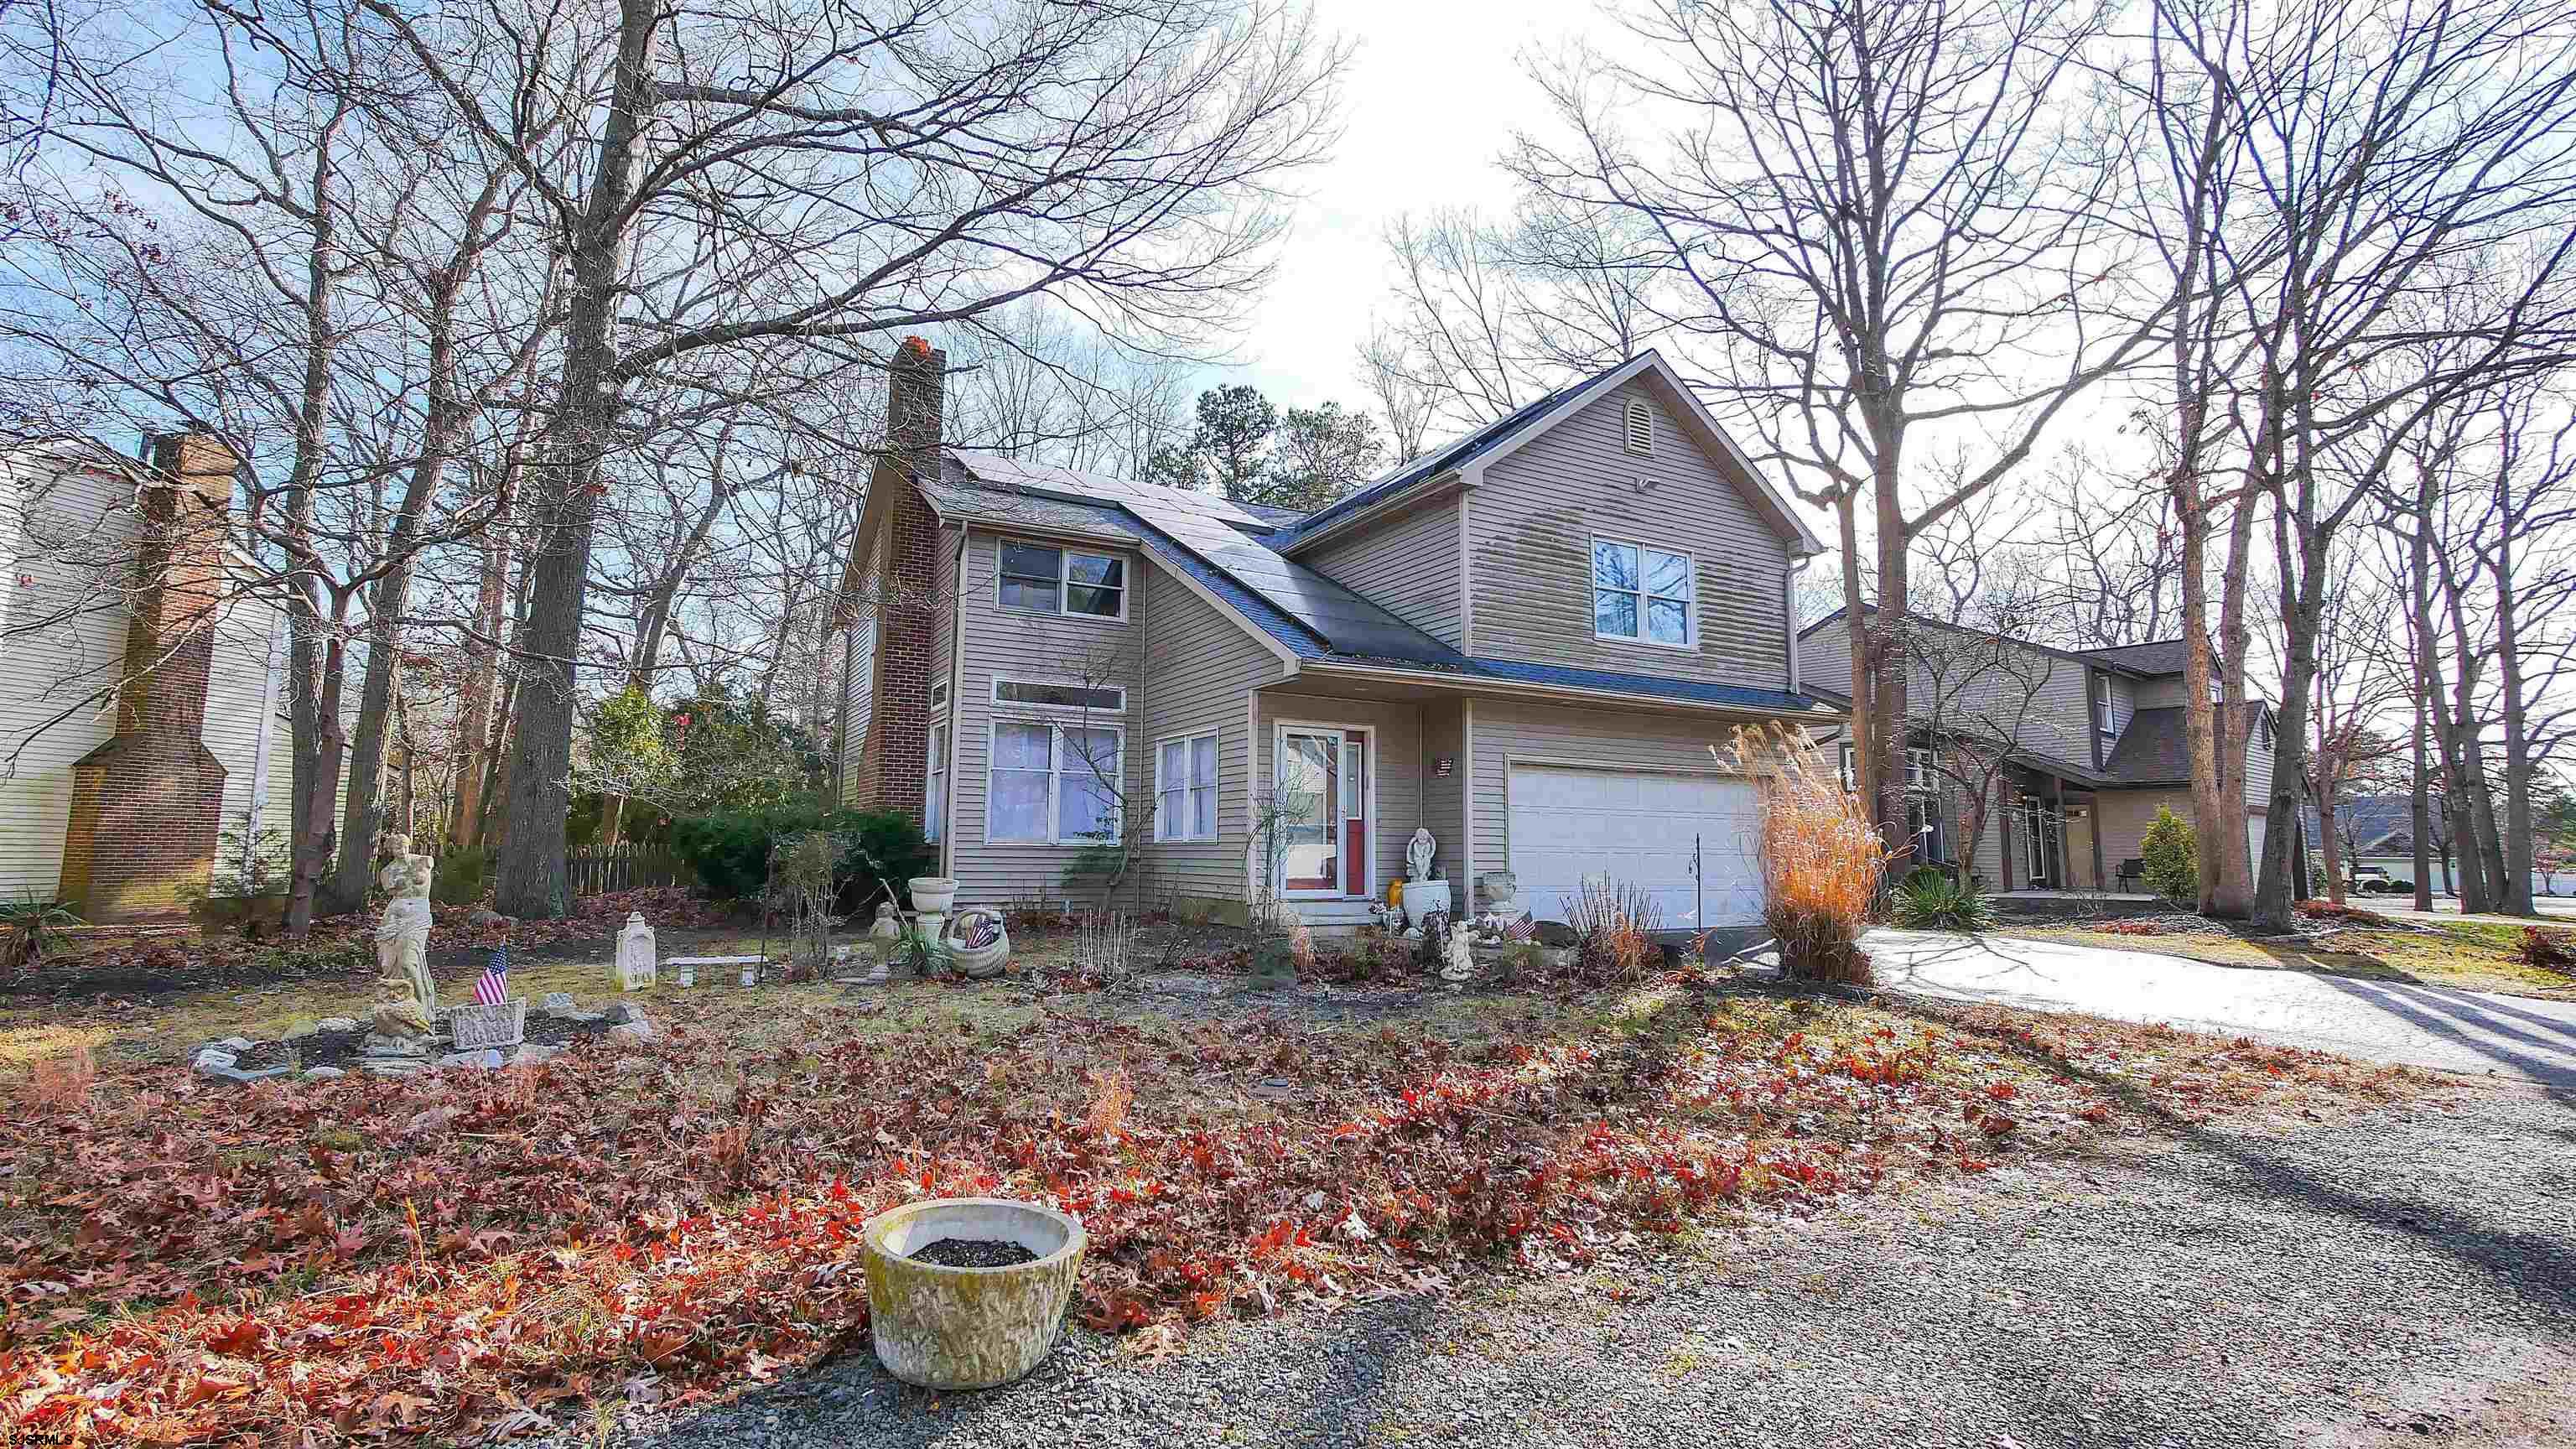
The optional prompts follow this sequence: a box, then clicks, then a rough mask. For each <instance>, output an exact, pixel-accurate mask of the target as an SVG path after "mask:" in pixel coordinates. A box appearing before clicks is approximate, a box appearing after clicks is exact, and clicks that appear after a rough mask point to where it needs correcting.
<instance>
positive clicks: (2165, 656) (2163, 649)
mask: <svg viewBox="0 0 2576 1449" xmlns="http://www.w3.org/2000/svg"><path fill="white" fill-rule="evenodd" d="M2076 652H2077V653H2079V654H2081V655H2083V656H2084V657H2085V658H2087V659H2091V660H2094V661H2096V662H2098V663H2102V664H2108V665H2110V666H2111V667H2113V668H2114V669H2134V670H2136V671H2137V672H2138V673H2140V674H2180V673H2182V671H2183V666H2184V665H2185V664H2186V663H2188V662H2189V660H2190V658H2191V646H2190V641H2188V640H2184V639H2153V640H2149V641H2148V642H2146V643H2144V644H2123V645H2120V646H2119V647H2117V648H2114V649H2079V650H2077V651H2076Z"/></svg>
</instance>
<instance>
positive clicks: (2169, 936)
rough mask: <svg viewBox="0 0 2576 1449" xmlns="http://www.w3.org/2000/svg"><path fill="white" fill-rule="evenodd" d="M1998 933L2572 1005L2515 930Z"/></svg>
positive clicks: (2571, 987)
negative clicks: (2527, 954) (2257, 935)
mask: <svg viewBox="0 0 2576 1449" xmlns="http://www.w3.org/2000/svg"><path fill="white" fill-rule="evenodd" d="M2003 934H2005V935H2009V936H2026V937H2029V938H2031V939H2034V940H2042V941H2066V942H2071V943H2073V944H2076V945H2081V946H2100V947H2104V948H2106V949H2109V950H2114V951H2152V952H2157V953H2159V954H2162V955H2166V956H2180V957H2183V958H2185V959H2187V960H2192V961H2206V962H2209V963H2210V964H2212V965H2216V966H2241V967H2246V968H2249V969H2253V970H2265V971H2315V972H2320V973H2323V974H2325V975H2329V976H2357V977H2361V978H2364V979H2366V980H2373V981H2410V982H2415V983H2417V984H2419V985H2425V986H2450V987H2456V988H2459V989H2460V990H2464V991H2498V992H2503V993H2506V994H2508V995H2512V996H2536V997H2540V998H2542V999H2544V1000H2549V1001H2570V1000H2576V977H2570V976H2568V975H2567V974H2566V973H2564V972H2560V971H2552V970H2549V969H2547V968H2545V967H2539V966H2531V965H2526V964H2525V963H2524V962H2523V961H2522V959H2521V957H2520V954H2519V951H2518V948H2519V946H2520V945H2521V941H2522V927H2521V926H2519V925H2514V924H2506V923H2502V922H2485V921H2466V922H2443V923H2439V924H2426V925H2420V926H2408V925H2399V926H2344V927H2341V928H2339V929H2337V930H2334V931H2332V932H2329V933H2327V934H2325V935H2324V936H2322V937H2319V938H2317V939H2316V940H2315V942H2314V944H2311V945H2300V946H2288V945H2275V944H2272V943H2269V942H2258V941H2248V940H2245V939H2244V938H2242V937H2240V936H2236V935H2233V934H2231V933H2229V932H2226V931H2223V930H2219V929H2216V928H2214V927H2213V928H2210V929H2207V930H2193V931H2165V932H2160V933H2157V934H2154V935H2130V934H2127V933H2125V932H2111V931H2101V930H2087V929H2085V928H2082V927H2077V926H2028V927H2025V926H2015V927H2012V928H2010V929H2008V930H2006V931H2005V932H2003Z"/></svg>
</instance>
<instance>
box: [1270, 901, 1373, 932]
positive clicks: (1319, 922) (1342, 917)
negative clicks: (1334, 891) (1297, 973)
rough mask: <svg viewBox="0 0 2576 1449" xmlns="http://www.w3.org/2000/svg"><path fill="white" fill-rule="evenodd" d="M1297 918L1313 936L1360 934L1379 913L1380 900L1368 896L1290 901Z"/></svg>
mask: <svg viewBox="0 0 2576 1449" xmlns="http://www.w3.org/2000/svg"><path fill="white" fill-rule="evenodd" d="M1288 904H1289V905H1291V906H1293V907H1295V908H1296V911H1297V919H1298V920H1299V921H1302V922H1304V923H1305V926H1306V934H1307V935H1309V936H1327V937H1329V936H1356V935H1358V934H1359V929H1360V927H1362V926H1364V925H1367V924H1368V920H1369V917H1370V916H1372V915H1375V914H1376V913H1377V902H1375V901H1372V900H1367V899H1343V900H1328V901H1290V902H1289V903H1288Z"/></svg>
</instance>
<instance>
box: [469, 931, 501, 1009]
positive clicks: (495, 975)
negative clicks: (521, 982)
mask: <svg viewBox="0 0 2576 1449" xmlns="http://www.w3.org/2000/svg"><path fill="white" fill-rule="evenodd" d="M509 999H510V948H509V947H507V946H495V947H493V948H492V950H491V952H490V954H489V955H487V956H486V957H485V958H484V961H483V979H482V980H480V981H477V982H475V983H474V1004H475V1005H477V1006H498V1005H500V1004H501V1003H502V1002H504V1001H507V1000H509Z"/></svg>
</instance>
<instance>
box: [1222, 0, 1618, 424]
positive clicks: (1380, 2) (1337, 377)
mask: <svg viewBox="0 0 2576 1449" xmlns="http://www.w3.org/2000/svg"><path fill="white" fill-rule="evenodd" d="M1314 3H1315V12H1316V18H1317V20H1318V21H1319V22H1320V23H1321V24H1322V25H1323V26H1324V27H1325V28H1326V29H1329V30H1332V31H1336V32H1338V33H1340V34H1341V35H1343V36H1345V37H1347V38H1349V39H1351V40H1352V41H1354V42H1356V43H1357V53H1356V54H1355V55H1354V56H1353V58H1352V63H1351V68H1350V71H1349V74H1348V78H1347V80H1346V81H1345V84H1344V87H1343V107H1342V113H1343V133H1342V140H1341V144H1340V145H1339V146H1338V147H1336V148H1335V150H1334V155H1333V159H1332V161H1331V162H1329V163H1328V164H1326V165H1324V166H1321V167H1318V168H1316V169H1315V170H1313V171H1310V172H1308V173H1306V176H1305V178H1304V181H1303V184H1302V187H1301V189H1302V190H1303V191H1304V192H1305V193H1306V200H1305V202H1304V203H1303V204H1302V205H1301V206H1300V207H1299V208H1298V210H1297V217H1296V226H1295V230H1294V232H1293V234H1292V235H1291V236H1290V238H1289V240H1288V243H1287V245H1286V247H1285V249H1284V250H1283V251H1282V253H1281V255H1280V263H1279V275H1278V278H1277V280H1276V281H1274V282H1273V283H1272V284H1271V288H1270V291H1269V293H1268V294H1267V295H1266V296H1265V297H1263V299H1262V301H1261V306H1260V310H1259V311H1258V312H1257V313H1256V314H1255V315H1254V319H1253V324H1252V326H1251V327H1250V328H1249V330H1248V331H1247V333H1246V335H1245V336H1244V338H1243V340H1242V342H1241V344H1240V346H1239V348H1238V350H1237V355H1238V357H1239V358H1240V360H1241V362H1242V364H1243V365H1242V366H1241V367H1240V368H1238V369H1235V370H1234V371H1233V372H1231V373H1230V374H1229V375H1228V378H1227V380H1230V381H1231V380H1241V381H1248V382H1250V383H1252V384H1254V385H1255V386H1257V387H1259V388H1260V389H1261V390H1262V391H1263V392H1265V393H1267V394H1268V395H1269V396H1270V398H1271V399H1272V400H1273V401H1275V402H1278V403H1281V404H1283V405H1284V404H1291V403H1293V404H1297V405H1299V406H1311V405H1312V404H1315V403H1318V402H1322V401H1324V400H1325V399H1327V398H1339V399H1340V400H1342V401H1343V402H1344V403H1346V404H1350V405H1353V406H1357V405H1359V404H1360V403H1361V402H1362V398H1361V395H1360V389H1359V385H1358V383H1357V381H1356V377H1355V374H1356V371H1357V369H1356V367H1355V365H1354V364H1355V358H1356V355H1357V353H1358V349H1359V345H1360V343H1361V342H1362V341H1363V340H1365V339H1366V337H1367V335H1368V330H1369V317H1370V314H1371V312H1372V310H1373V309H1375V308H1376V307H1377V306H1378V305H1379V301H1380V299H1381V297H1382V296H1383V294H1384V292H1385V280H1386V267H1385V253H1384V248H1383V246H1382V245H1381V243H1380V241H1379V236H1380V234H1381V233H1382V232H1383V231H1384V230H1385V227H1386V224H1387V222H1389V221H1390V220H1392V219H1393V218H1394V217H1395V216H1397V215H1398V214H1399V213H1402V212H1405V211H1409V210H1425V209H1428V208H1431V207H1437V206H1454V205H1478V206H1483V207H1485V208H1487V209H1488V210H1490V211H1493V212H1497V213H1499V212H1501V211H1502V210H1503V209H1505V207H1507V206H1508V204H1509V202H1510V199H1511V187H1510V185H1509V183H1508V182H1507V181H1506V179H1505V178H1504V176H1503V174H1502V172H1501V171H1500V170H1499V169H1498V168H1497V167H1496V166H1495V165H1494V160H1495V158H1496V157H1497V156H1498V155H1499V154H1500V153H1501V152H1502V150H1503V148H1504V146H1505V145H1506V144H1508V143H1509V141H1510V139H1511V135H1512V132H1513V130H1514V128H1516V127H1524V126H1526V127H1531V128H1534V129H1542V130H1543V129H1545V128H1546V119H1547V118H1546V115H1545V101H1544V98H1543V97H1541V96H1540V94H1539V92H1538V88H1537V87H1535V86H1533V85H1532V84H1530V82H1529V80H1528V78H1527V77H1526V76H1524V75H1523V74H1522V71H1521V67H1520V64H1519V56H1520V53H1521V52H1522V51H1523V50H1524V49H1526V48H1530V47H1533V46H1535V47H1539V48H1542V49H1548V50H1552V49H1554V48H1555V47H1556V46H1558V45H1560V44H1561V43H1563V41H1564V40H1565V39H1566V38H1567V37H1569V36H1570V35H1572V34H1573V33H1574V32H1575V31H1576V30H1577V29H1578V28H1579V27H1584V26H1587V25H1592V26H1597V25H1598V24H1599V23H1600V22H1599V19H1598V17H1597V16H1596V15H1595V14H1594V13H1593V11H1592V9H1591V7H1590V5H1589V4H1588V3H1583V0H1576V3H1567V0H1555V3H1552V4H1541V3H1536V0H1314Z"/></svg>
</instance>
